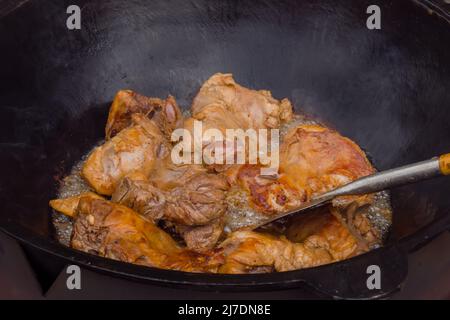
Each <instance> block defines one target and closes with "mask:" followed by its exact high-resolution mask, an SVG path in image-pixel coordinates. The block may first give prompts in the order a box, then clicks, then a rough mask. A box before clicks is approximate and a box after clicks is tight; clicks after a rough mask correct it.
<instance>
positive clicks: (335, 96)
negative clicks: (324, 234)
mask: <svg viewBox="0 0 450 320" xmlns="http://www.w3.org/2000/svg"><path fill="white" fill-rule="evenodd" d="M373 2H376V3H373ZM425 3H427V4H429V3H430V2H429V1H427V2H425ZM70 4H77V5H79V6H80V7H81V8H82V11H81V14H82V15H81V17H82V24H81V30H74V31H71V30H68V29H67V27H66V19H67V17H68V15H67V14H66V8H67V7H68V6H69V5H70ZM370 4H377V5H379V6H380V7H381V14H382V21H381V23H382V24H381V30H368V29H367V27H366V19H367V17H368V14H367V13H366V9H367V7H368V6H369V5H370ZM435 9H438V8H437V7H435ZM0 13H2V12H0ZM3 13H5V12H3ZM437 13H439V15H436V14H433V15H431V14H430V11H429V10H428V11H427V10H424V9H423V8H422V6H420V5H418V4H417V3H414V2H411V1H407V0H395V1H385V0H377V1H362V0H347V1H336V0H321V1H290V0H283V1H269V0H265V1H219V0H191V1H181V0H180V1H167V0H161V1H159V0H156V1H139V0H135V1H118V0H107V1H82V0H77V1H70V3H69V1H60V0H48V1H44V0H35V1H28V2H25V3H22V5H21V7H19V8H17V9H16V10H14V11H12V12H9V13H8V14H2V16H3V17H2V18H1V19H0V130H1V134H0V176H1V185H0V188H1V189H0V197H1V198H0V221H1V229H2V230H4V231H5V232H6V233H8V234H10V235H12V236H14V237H15V238H17V239H19V240H21V241H22V242H23V243H25V244H26V245H27V246H32V247H35V248H38V249H39V250H42V252H43V254H44V252H46V253H47V254H48V253H50V254H51V255H52V256H57V257H59V258H63V259H65V260H67V261H68V262H69V263H76V264H79V265H83V266H86V267H88V268H92V269H94V270H97V271H102V272H107V273H110V274H114V275H117V276H124V277H127V278H132V279H135V280H139V281H148V282H152V283H157V284H161V285H168V286H177V287H187V286H190V287H191V288H201V289H211V290H219V291H220V290H272V289H281V288H289V287H298V286H302V285H304V284H305V283H307V284H309V285H310V286H312V287H314V288H315V289H317V290H319V291H321V292H323V293H326V294H328V295H331V296H335V297H346V298H364V297H376V296H383V295H386V294H388V293H390V292H392V291H393V290H395V289H396V288H398V286H399V285H400V284H401V283H402V281H403V280H404V279H405V277H406V274H407V260H406V256H407V253H408V252H410V251H411V250H414V249H415V248H417V247H418V246H419V245H422V244H424V243H426V241H427V240H428V239H430V238H432V237H434V236H436V235H437V234H439V233H440V232H442V231H444V230H446V229H448V228H449V227H450V193H449V191H450V180H449V179H445V178H442V179H438V180H434V181H428V182H424V183H421V184H420V185H414V186H408V187H404V188H400V189H397V190H394V191H393V192H392V199H393V207H394V224H393V229H392V232H391V235H390V237H389V240H388V244H387V245H386V247H384V248H381V249H378V250H375V251H372V252H370V253H368V254H365V255H362V256H359V257H355V258H352V259H350V260H347V261H343V262H339V263H335V264H331V265H326V266H322V267H318V268H312V269H305V270H299V271H292V272H285V273H275V274H263V275H207V274H190V273H183V272H176V271H167V270H159V269H154V268H146V267H139V266H135V265H130V264H125V263H122V262H117V261H112V260H108V259H104V258H100V257H97V256H92V255H88V254H84V253H81V252H78V251H75V250H72V249H69V248H66V247H64V246H62V245H60V244H58V243H57V242H56V241H55V240H54V229H53V227H52V223H51V221H50V210H49V208H48V200H49V199H51V198H53V197H54V196H55V194H56V188H57V182H56V181H57V180H58V178H60V177H61V176H63V175H64V174H66V173H67V172H68V170H69V169H70V167H71V166H72V165H73V164H74V163H75V162H76V161H77V160H78V159H80V157H81V156H82V155H83V154H84V153H85V152H86V151H87V150H88V149H89V148H91V147H92V146H93V145H94V144H95V143H96V142H97V141H98V140H99V139H100V138H101V137H102V136H103V130H104V124H105V121H106V116H107V110H108V106H109V103H110V101H111V100H112V97H113V96H114V93H115V92H116V91H117V90H119V89H122V88H131V89H134V90H136V91H138V92H141V93H143V94H146V95H149V96H160V97H165V96H166V95H167V94H168V93H171V94H173V95H175V96H176V98H177V99H178V101H179V102H180V104H181V105H182V106H183V107H184V108H188V107H189V105H190V102H191V100H192V98H193V96H194V95H195V93H196V91H197V90H198V88H199V86H200V85H201V83H202V82H203V81H204V80H206V79H207V78H208V77H209V76H210V75H212V74H213V73H215V72H231V73H233V74H234V76H235V78H236V80H237V81H238V82H240V83H242V84H243V85H246V86H249V87H252V88H264V89H270V90H272V93H273V95H274V96H275V97H278V98H281V97H288V98H290V99H291V100H292V101H293V103H294V105H295V107H296V109H297V110H303V111H305V112H307V113H310V114H312V115H316V116H318V117H319V118H320V119H322V120H323V121H324V122H325V123H327V124H329V125H330V126H332V127H334V128H336V129H337V130H339V131H340V132H342V133H343V134H345V135H347V136H349V137H351V138H352V139H354V140H355V141H357V142H358V143H359V144H360V145H361V146H363V148H364V149H365V150H367V151H368V152H369V154H370V156H371V158H372V159H373V161H374V163H375V165H376V166H377V167H378V168H379V169H387V168H390V167H394V166H397V165H401V164H406V163H409V162H414V161H419V160H423V159H427V158H429V157H432V156H434V155H438V154H442V153H446V152H450V142H449V138H450V112H449V111H450V110H449V108H450V25H449V24H448V21H446V18H448V15H447V14H446V11H445V8H444V10H438V11H437ZM443 254H448V253H443ZM436 258H438V257H436ZM374 264H375V265H379V266H380V268H381V272H382V277H381V285H382V286H381V289H380V290H369V289H368V288H367V286H366V279H367V277H368V274H367V273H366V270H367V267H368V266H369V265H374Z"/></svg>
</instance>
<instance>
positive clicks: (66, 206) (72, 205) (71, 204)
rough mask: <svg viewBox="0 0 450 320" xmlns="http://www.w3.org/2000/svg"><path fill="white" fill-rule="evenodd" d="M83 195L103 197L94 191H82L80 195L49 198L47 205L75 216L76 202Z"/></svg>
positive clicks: (96, 197)
mask: <svg viewBox="0 0 450 320" xmlns="http://www.w3.org/2000/svg"><path fill="white" fill-rule="evenodd" d="M83 197H87V198H93V199H104V198H103V197H101V196H99V195H98V194H96V193H93V192H83V193H82V194H80V195H77V196H73V197H69V198H64V199H54V200H50V202H49V205H50V207H52V209H54V210H56V211H58V212H61V213H62V214H64V215H66V216H69V217H73V216H75V212H76V210H77V208H78V203H79V202H80V199H81V198H83Z"/></svg>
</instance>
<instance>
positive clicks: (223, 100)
mask: <svg viewBox="0 0 450 320" xmlns="http://www.w3.org/2000/svg"><path fill="white" fill-rule="evenodd" d="M220 109H222V110H223V112H219V113H217V111H219V110H220ZM225 114H226V115H227V117H225V118H223V117H221V118H219V117H220V116H223V115H225ZM192 116H193V118H195V119H198V120H206V121H211V120H214V122H217V124H218V126H217V128H219V129H220V127H222V126H223V122H228V121H229V118H231V119H235V121H236V123H239V128H241V129H248V128H254V129H257V128H278V127H279V126H280V125H281V123H283V122H287V121H289V120H291V119H292V105H291V103H290V102H289V100H288V99H283V100H281V101H279V100H277V99H274V98H273V97H272V95H271V93H270V91H267V90H259V91H257V90H251V89H247V88H244V87H242V86H240V85H239V84H237V83H236V82H235V81H234V79H233V76H232V75H231V74H222V73H216V74H214V75H213V76H212V77H211V78H209V79H208V80H207V81H206V82H205V83H204V84H203V85H202V87H201V88H200V91H199V93H198V94H197V96H196V97H195V99H194V102H193V104H192ZM221 124H222V125H221ZM231 128H233V127H231Z"/></svg>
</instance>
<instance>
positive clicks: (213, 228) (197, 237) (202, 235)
mask: <svg viewBox="0 0 450 320" xmlns="http://www.w3.org/2000/svg"><path fill="white" fill-rule="evenodd" d="M223 227H224V223H223V219H222V218H217V219H216V220H213V221H211V222H210V223H209V224H206V225H203V226H194V227H191V226H183V225H178V226H177V231H178V232H179V233H180V234H181V236H182V237H183V239H184V242H185V243H186V246H187V247H188V248H189V249H192V250H194V251H197V252H203V251H208V250H212V249H213V248H214V247H215V245H216V243H217V242H218V241H219V239H220V237H221V236H222V234H223Z"/></svg>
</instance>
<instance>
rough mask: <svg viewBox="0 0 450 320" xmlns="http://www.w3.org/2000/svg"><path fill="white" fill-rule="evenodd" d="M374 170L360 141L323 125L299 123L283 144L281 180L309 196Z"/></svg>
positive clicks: (281, 151)
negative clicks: (352, 139) (359, 144)
mask: <svg viewBox="0 0 450 320" xmlns="http://www.w3.org/2000/svg"><path fill="white" fill-rule="evenodd" d="M374 172H375V170H374V168H373V167H372V165H371V164H370V162H369V161H368V160H367V157H366V155H365V154H364V152H363V151H362V150H361V148H360V147H359V146H358V145H357V144H356V143H354V142H353V141H351V140H350V139H348V138H345V137H343V136H341V135H340V134H339V133H338V132H336V131H333V130H331V129H328V128H325V127H322V126H318V125H303V126H299V127H297V128H295V129H293V130H292V131H291V132H289V133H288V134H287V136H286V137H285V139H284V141H283V144H282V146H281V150H280V174H281V175H282V177H281V178H280V180H281V181H283V182H286V183H287V184H289V185H292V186H293V187H295V188H296V189H298V190H305V191H306V193H307V196H308V198H310V197H311V196H315V195H318V194H320V193H323V192H326V191H329V190H331V189H334V188H337V187H339V186H341V185H344V184H347V183H349V182H351V181H353V180H356V179H358V178H360V177H363V176H367V175H369V174H372V173H374Z"/></svg>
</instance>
